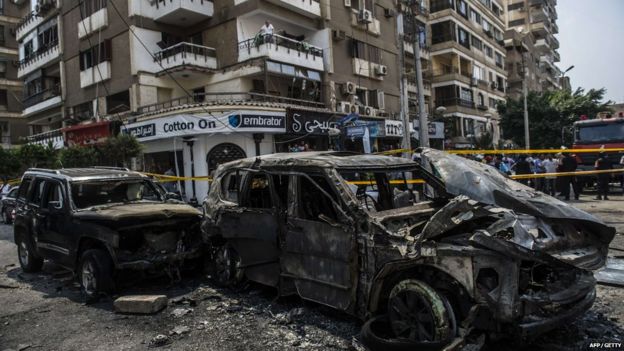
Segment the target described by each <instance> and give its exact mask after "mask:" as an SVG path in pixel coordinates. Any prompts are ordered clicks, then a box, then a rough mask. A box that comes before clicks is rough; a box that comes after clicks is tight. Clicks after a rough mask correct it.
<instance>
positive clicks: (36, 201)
mask: <svg viewBox="0 0 624 351" xmlns="http://www.w3.org/2000/svg"><path fill="white" fill-rule="evenodd" d="M44 187H45V180H44V179H37V180H36V182H35V188H34V190H33V193H32V195H31V197H30V203H31V204H32V205H36V206H41V198H42V195H43V188H44Z"/></svg>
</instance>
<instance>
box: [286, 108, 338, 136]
mask: <svg viewBox="0 0 624 351" xmlns="http://www.w3.org/2000/svg"><path fill="white" fill-rule="evenodd" d="M341 117H342V116H340V115H337V114H335V113H323V112H315V111H306V110H297V109H288V110H287V111H286V132H288V133H292V134H309V135H327V134H328V131H329V129H330V128H338V121H339V120H340V118H341Z"/></svg>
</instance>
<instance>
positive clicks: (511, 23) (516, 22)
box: [509, 18, 525, 27]
mask: <svg viewBox="0 0 624 351" xmlns="http://www.w3.org/2000/svg"><path fill="white" fill-rule="evenodd" d="M524 23H525V20H524V18H521V19H517V20H514V21H509V26H510V27H515V26H521V25H523V24H524Z"/></svg>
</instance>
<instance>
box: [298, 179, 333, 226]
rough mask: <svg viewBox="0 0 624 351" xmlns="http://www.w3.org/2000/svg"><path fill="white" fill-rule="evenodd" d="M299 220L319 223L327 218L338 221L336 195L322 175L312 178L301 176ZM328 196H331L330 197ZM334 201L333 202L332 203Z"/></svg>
mask: <svg viewBox="0 0 624 351" xmlns="http://www.w3.org/2000/svg"><path fill="white" fill-rule="evenodd" d="M298 179H299V189H298V193H299V201H298V204H297V205H298V208H299V216H298V217H299V218H301V219H308V220H312V221H319V220H320V219H321V218H323V217H325V218H328V219H330V220H333V221H338V216H337V215H336V209H335V208H334V201H335V202H337V198H336V194H335V193H334V191H333V189H332V188H331V186H330V185H329V183H328V182H327V180H326V179H325V177H323V176H320V175H311V176H310V178H308V177H305V176H299V177H298ZM327 195H329V196H331V198H330V197H328V196H327ZM332 200H333V201H332Z"/></svg>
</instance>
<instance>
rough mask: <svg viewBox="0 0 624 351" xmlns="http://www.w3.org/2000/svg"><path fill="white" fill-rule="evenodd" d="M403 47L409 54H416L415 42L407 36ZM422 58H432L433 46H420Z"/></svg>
mask: <svg viewBox="0 0 624 351" xmlns="http://www.w3.org/2000/svg"><path fill="white" fill-rule="evenodd" d="M403 48H404V49H405V52H407V53H408V54H412V55H414V42H413V41H410V40H409V38H406V40H405V41H404V46H403ZM420 58H421V59H425V60H429V59H431V48H430V47H428V46H426V45H425V46H423V45H421V46H420Z"/></svg>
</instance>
